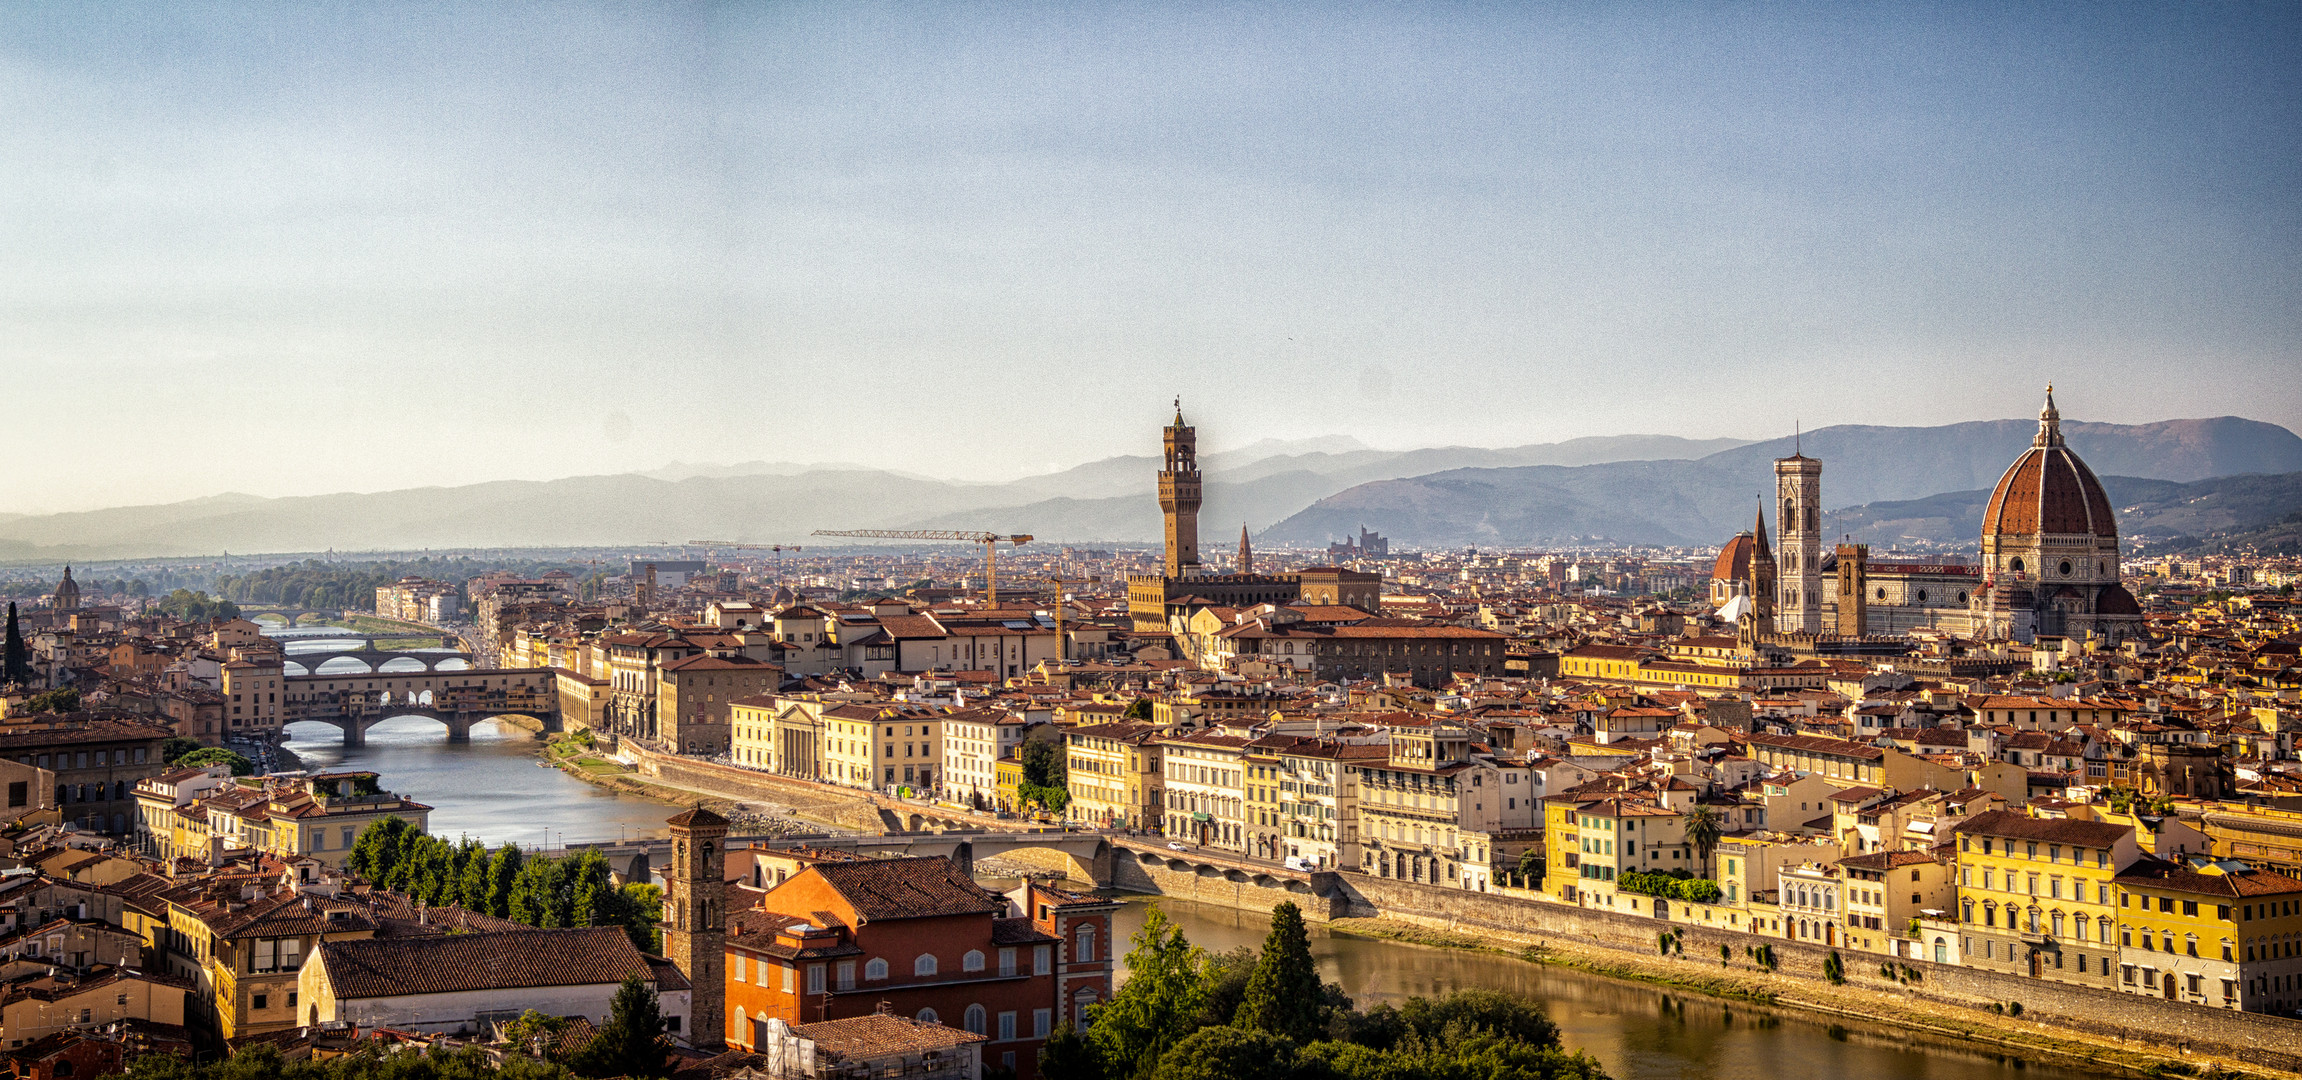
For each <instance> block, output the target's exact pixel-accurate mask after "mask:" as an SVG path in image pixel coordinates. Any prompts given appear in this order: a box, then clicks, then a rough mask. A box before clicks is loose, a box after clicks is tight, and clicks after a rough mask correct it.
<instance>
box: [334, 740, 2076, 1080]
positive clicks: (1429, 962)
mask: <svg viewBox="0 0 2302 1080" xmlns="http://www.w3.org/2000/svg"><path fill="white" fill-rule="evenodd" d="M295 732H296V734H298V735H304V736H306V737H307V738H309V739H312V740H313V741H303V740H298V741H294V742H291V743H290V744H289V747H290V749H292V750H294V751H295V752H296V754H297V755H298V756H299V757H301V758H302V759H303V760H304V762H305V764H306V765H307V766H309V767H311V768H313V769H333V768H337V767H340V766H341V767H352V768H361V769H373V770H375V771H376V772H378V773H380V774H381V775H382V780H383V784H384V786H385V787H386V788H388V789H390V790H392V791H396V792H400V793H401V794H404V795H406V796H408V797H409V798H412V799H415V800H417V801H418V802H423V803H427V804H429V805H431V806H432V807H433V810H432V817H431V828H432V831H433V832H434V833H438V834H440V835H442V836H447V837H457V836H464V835H469V836H474V837H478V838H479V839H481V840H483V841H485V842H487V843H490V844H496V843H502V842H504V841H507V840H509V841H516V842H518V843H519V844H521V845H522V846H523V847H530V848H536V847H545V846H549V847H558V846H561V845H563V844H567V843H583V842H598V841H612V840H616V839H619V838H621V837H626V836H635V835H662V831H663V824H664V819H665V818H667V817H669V816H671V815H672V814H673V813H675V812H676V808H675V807H669V806H666V805H664V804H661V803H657V802H653V801H650V800H647V799H639V798H634V797H631V796H628V795H619V794H615V793H613V792H609V791H607V790H605V789H602V788H598V787H594V786H592V785H590V784H586V783H584V782H583V781H580V780H577V779H575V778H574V777H571V776H568V775H566V774H565V773H562V772H560V771H559V770H558V769H539V768H537V767H536V765H535V761H536V758H535V748H536V744H535V738H534V736H533V735H532V734H531V733H529V732H527V731H525V730H522V729H520V728H517V727H512V726H509V725H504V724H500V723H496V722H492V721H491V722H488V723H483V724H478V725H475V726H474V727H473V728H472V739H471V741H470V742H468V743H450V742H448V741H447V740H446V739H445V738H443V737H442V732H441V728H440V725H439V724H438V723H436V722H434V721H430V720H424V719H420V718H415V717H407V718H402V719H398V720H389V721H385V722H384V723H381V724H378V725H376V726H375V727H374V728H372V729H370V730H369V732H368V743H367V745H365V746H360V747H353V748H351V749H349V750H347V749H346V748H345V747H344V746H343V745H342V743H341V741H340V739H338V738H337V737H336V733H335V729H333V728H327V727H322V726H317V725H305V726H301V727H297V728H296V729H295ZM323 732H324V733H325V737H324V738H323V737H321V733H323ZM1159 903H1160V904H1161V906H1162V907H1164V908H1165V909H1166V910H1167V913H1168V915H1169V916H1170V917H1171V918H1173V919H1175V921H1176V922H1178V923H1179V924H1181V926H1182V927H1183V930H1184V932H1185V933H1186V934H1187V935H1189V937H1190V938H1191V940H1192V942H1193V943H1194V944H1197V945H1200V946H1202V947H1204V948H1207V949H1210V950H1216V951H1221V950H1224V949H1229V948H1232V947H1234V946H1238V945H1245V946H1249V947H1251V948H1252V947H1260V946H1261V945H1262V942H1263V935H1264V934H1265V932H1267V931H1268V929H1269V925H1270V920H1269V916H1267V915H1265V914H1262V913H1258V912H1243V911H1236V910H1233V909H1230V908H1223V907H1212V906H1207V905H1201V904H1193V903H1188V902H1182V901H1175V900H1161V901H1159ZM1148 908H1149V903H1148V901H1146V900H1144V899H1142V898H1131V899H1130V900H1129V902H1128V903H1127V904H1126V906H1125V907H1124V908H1123V909H1122V910H1121V911H1120V913H1119V919H1118V923H1119V925H1118V931H1119V934H1120V935H1121V936H1122V937H1124V936H1125V935H1130V934H1133V933H1134V932H1135V931H1137V930H1139V929H1141V928H1142V925H1143V918H1144V913H1145V912H1146V911H1147V910H1148ZM1311 952H1312V955H1314V956H1316V957H1317V958H1318V960H1319V965H1320V969H1321V971H1322V972H1323V974H1324V975H1325V976H1326V977H1327V978H1328V979H1331V980H1334V981H1336V982H1339V983H1341V984H1342V985H1343V989H1344V990H1345V991H1346V992H1347V993H1349V994H1350V995H1351V996H1352V997H1353V998H1354V999H1356V1000H1357V1001H1359V1002H1360V1003H1361V1004H1362V1005H1365V1004H1371V1003H1374V1002H1378V1001H1398V1000H1400V999H1403V998H1406V997H1409V996H1412V995H1416V994H1424V995H1430V994H1440V993H1445V992H1446V991H1448V990H1452V989H1457V988H1461V987H1486V988H1490V989H1496V990H1506V991H1509V992H1511V993H1515V994H1521V995H1524V996H1527V997H1531V998H1534V999H1536V1000H1539V1001H1541V1002H1543V1003H1544V1004H1545V1005H1546V1006H1547V1007H1548V1008H1549V1010H1550V1014H1551V1019H1552V1020H1553V1021H1555V1022H1557V1024H1558V1025H1559V1029H1560V1033H1561V1035H1562V1037H1563V1038H1564V1040H1565V1042H1566V1045H1567V1048H1568V1049H1571V1050H1581V1051H1584V1052H1586V1053H1589V1054H1590V1055H1591V1056H1593V1057H1595V1058H1597V1059H1598V1060H1599V1061H1600V1062H1601V1063H1603V1064H1604V1065H1605V1067H1606V1070H1607V1074H1608V1075H1609V1076H1611V1077H1614V1078H1615V1080H1794V1078H1797V1080H1803V1078H1805V1077H1854V1078H1857V1080H1952V1078H1957V1080H1970V1078H1971V1080H2016V1078H2022V1080H2080V1078H2082V1077H2088V1076H2092V1075H2094V1074H2092V1073H2089V1072H2084V1071H2074V1070H2071V1069H2067V1068H2061V1067H2057V1066H2050V1065H2039V1064H2025V1063H2022V1062H2019V1061H2014V1060H2012V1059H2008V1058H2005V1057H2002V1056H2000V1055H1998V1054H1995V1053H1991V1052H1989V1051H1988V1050H1985V1049H1980V1048H1977V1047H1974V1046H1972V1045H1969V1044H1964V1043H1958V1042H1953V1041H1947V1040H1941V1039H1934V1038H1929V1037H1924V1036H1919V1035H1915V1034H1906V1033H1903V1032H1898V1031H1894V1030H1891V1029H1880V1028H1866V1027H1851V1026H1845V1025H1839V1024H1833V1023H1830V1022H1828V1021H1827V1020H1820V1019H1811V1018H1808V1017H1805V1016H1803V1015H1801V1014H1798V1013H1795V1012H1789V1011H1783V1010H1775V1009H1767V1008H1762V1007H1760V1006H1756V1005H1750V1004H1746V1003H1741V1002H1729V1001H1721V1000H1717V999H1714V998H1707V997H1703V996H1700V995H1696V994H1690V993H1684V992H1679V991H1672V990H1668V989H1664V988H1661V987H1655V986H1648V985H1645V984H1641V983H1628V982H1619V981H1616V980H1613V979H1607V978H1603V977H1600V976H1596V975H1587V974H1584V973H1582V972H1578V971H1572V970H1568V969H1564V968H1554V967H1546V966H1543V965H1541V964H1531V963H1528V962H1526V961H1523V960H1514V959H1512V958H1510V957H1507V956H1499V955H1495V954H1491V953H1472V952H1463V951H1460V950H1453V949H1438V948H1431V947H1426V946H1421V945H1409V944H1405V943H1401V942H1392V941H1374V940H1368V939H1364V938H1353V937H1338V936H1333V935H1330V934H1328V933H1327V932H1326V930H1325V929H1324V928H1323V927H1320V926H1319V925H1317V924H1313V925H1312V926H1311Z"/></svg>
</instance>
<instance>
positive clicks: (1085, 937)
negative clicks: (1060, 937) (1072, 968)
mask: <svg viewBox="0 0 2302 1080" xmlns="http://www.w3.org/2000/svg"><path fill="white" fill-rule="evenodd" d="M1072 942H1073V944H1072V949H1071V958H1072V960H1074V961H1075V962H1078V963H1086V962H1088V961H1090V960H1093V959H1095V927H1093V926H1091V925H1090V926H1082V927H1080V928H1079V932H1078V933H1077V934H1074V935H1073V936H1072Z"/></svg>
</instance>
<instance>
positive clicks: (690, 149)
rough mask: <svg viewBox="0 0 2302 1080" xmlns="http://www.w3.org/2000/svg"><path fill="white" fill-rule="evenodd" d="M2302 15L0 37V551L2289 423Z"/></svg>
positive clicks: (1339, 19) (1070, 18)
mask: <svg viewBox="0 0 2302 1080" xmlns="http://www.w3.org/2000/svg"><path fill="white" fill-rule="evenodd" d="M2298 183H2302V9H2297V8H2295V7H2293V6H2291V5H2278V6H2270V5H2265V6H2259V7H2246V6H2238V5H2216V6H2210V7H2209V6H2200V7H2192V8H2168V9H2150V8H2143V7H2140V6H2113V7H2104V6H2085V5H2073V6H2069V7H2061V8H2049V7H2043V6H2024V7H2021V8H2018V9H2015V10H2011V11H1999V10H1992V9H1982V8H1966V7H1961V8H1929V9H1916V8H1913V7H1911V6H1907V5H1895V6H1879V7H1872V8H1867V9H1863V8H1857V7H1856V6H1853V5H1811V6H1795V5H1782V6H1767V7H1764V8H1760V9H1748V10H1743V9H1715V8H1712V9H1696V8H1693V7H1690V6H1679V5H1670V6H1662V5H1654V6H1648V5H1617V6H1609V7H1606V8H1602V9H1592V8H1585V7H1580V6H1569V7H1559V8H1551V9H1530V8H1527V7H1524V6H1516V5H1513V6H1463V7H1449V8H1444V9H1434V8H1426V7H1419V6H1383V7H1375V6H1363V7H1362V6H1348V7H1344V6H1334V5H1299V6H1298V5H1246V4H1240V5H1226V6H1219V7H1208V8H1199V9H1193V10H1182V9H1179V8H1176V7H1173V6H1169V5H1097V6H1052V5H1051V6H1031V7H1025V6H1018V5H985V6H969V7H961V6H955V5H920V6H912V5H877V6H863V5H834V4H762V5H656V6H642V7H629V8H605V7H600V8H586V7H577V6H535V7H525V8H510V7H501V6H479V5H473V6H469V7H464V8H452V7H437V6H421V7H419V6H409V5H400V4H391V3H384V4H362V5H342V6H324V5H309V6H301V7H266V8H260V9H259V8H255V7H252V6H233V5H214V6H205V7H200V8H187V7H185V6H182V5H149V6H137V5H127V4H121V5H41V4H29V3H17V4H9V5H0V378H4V379H5V383H4V385H5V386H6V387H7V390H8V394H7V398H8V401H9V402H10V404H11V407H10V408H9V409H8V410H7V414H6V415H7V420H8V424H9V428H10V434H11V436H12V438H11V440H10V444H11V446H12V448H13V449H14V450H15V454H14V455H13V456H14V459H15V460H14V461H13V462H12V463H11V464H10V466H9V467H8V468H6V469H4V470H0V513H42V512H51V511H59V510H75V509H87V508H91V507H97V506H109V505H121V504H128V503H141V502H164V501H174V500H177V499H184V498H192V497H197V496H202V495H210V494H215V493H219V492H225V491H244V492H250V493H254V494H261V495H296V494H313V493H320V492H331V491H346V490H351V491H373V490H384V489H390V488H401V487H411V486H421V485H431V484H462V483H472V482H478V481H484V480H492V479H505V478H529V479H543V478H552V477H560V476H569V475H579V474H591V473H607V472H626V471H643V470H650V469H655V468H659V467H661V466H663V465H664V464H665V463H667V462H670V461H674V460H679V461H686V462H714V463H732V462H742V461H752V460H767V461H801V462H806V461H859V462H864V463H867V464H871V465H876V466H882V467H887V468H893V469H902V470H908V471H912V472H917V473H924V474H928V475H934V476H943V477H967V478H982V479H1007V478H1012V477H1015V476H1018V475H1022V474H1025V473H1032V472H1042V471H1047V470H1050V469H1053V468H1059V467H1067V466H1070V465H1073V464H1077V463H1080V462H1084V461H1088V460H1093V459H1096V458H1101V457H1105V456H1109V455H1112V454H1120V453H1149V452H1153V451H1155V449H1156V428H1157V426H1158V425H1159V424H1160V423H1161V422H1162V420H1163V419H1164V416H1165V414H1166V407H1167V401H1168V399H1169V398H1170V397H1172V396H1174V395H1176V394H1181V395H1182V396H1183V398H1184V404H1185V408H1186V410H1187V411H1188V412H1189V413H1190V415H1191V417H1192V419H1193V420H1194V421H1195V422H1196V423H1198V424H1199V426H1200V430H1201V435H1202V438H1203V439H1204V440H1205V441H1207V442H1208V443H1210V444H1212V445H1215V446H1238V445H1244V444H1247V443H1251V442H1254V441H1256V440H1257V439H1260V438H1265V437H1275V438H1301V437H1308V436H1314V435H1321V434H1330V433H1347V434H1352V435H1354V436H1356V437H1358V438H1360V439H1362V440H1364V441H1365V442H1367V443H1369V444H1371V445H1375V446H1383V447H1407V446H1429V445H1446V444H1465V445H1486V446H1504V445H1516V444H1523V443H1530V442H1551V441H1557V440H1562V439H1569V438H1575V437H1579V436H1586V435H1608V434H1627V433H1636V432H1660V433H1668V434H1676V435H1685V436H1688V437H1694V438H1709V437H1719V436H1731V437H1737V438H1752V439H1758V438H1768V437H1772V436H1774V435H1777V434H1780V433H1783V432H1785V431H1787V430H1788V429H1789V428H1790V426H1791V425H1792V423H1793V422H1794V420H1795V421H1798V422H1802V423H1804V424H1805V425H1806V426H1807V427H1810V428H1811V427H1820V426H1825V425H1828V424H1835V423H1869V424H1939V423H1950V422H1956V421H1961V420H1970V419H1986V418H2003V417H2018V416H2025V415H2028V414H2029V413H2030V412H2031V411H2032V410H2034V409H2035V408H2036V407H2037V401H2038V391H2039V388H2040V386H2041V384H2043V383H2045V382H2049V381H2052V382H2054V383H2055V384H2056V385H2057V389H2058V397H2060V398H2061V403H2062V406H2063V409H2064V413H2065V415H2066V416H2068V417H2070V418H2072V419H2083V420H2104V421H2116V422H2147V421H2154V420H2163V419H2171V418H2177V417H2204V416H2217V415H2225V414H2235V415H2241V416H2246V417H2249V418H2253V419H2257V420H2265V421H2270V422H2273V423H2278V424H2283V425H2286V426H2287V427H2290V428H2298V429H2302V377H2298V373H2302V304H2298V303H2297V301H2302V199H2298V197H2297V196H2298V193H2297V190H2296V186H2297V184H2298Z"/></svg>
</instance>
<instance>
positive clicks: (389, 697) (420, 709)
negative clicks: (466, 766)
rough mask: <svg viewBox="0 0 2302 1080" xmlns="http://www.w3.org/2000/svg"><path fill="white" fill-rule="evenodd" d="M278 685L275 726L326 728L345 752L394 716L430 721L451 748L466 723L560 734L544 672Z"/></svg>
mask: <svg viewBox="0 0 2302 1080" xmlns="http://www.w3.org/2000/svg"><path fill="white" fill-rule="evenodd" d="M281 682H282V685H283V686H284V688H285V691H286V692H285V693H284V694H283V695H282V701H281V703H280V705H281V708H280V723H281V724H282V725H283V726H285V725H288V724H296V723H306V722H310V723H319V724H329V725H333V726H334V727H335V728H336V729H338V730H340V731H342V732H343V733H344V745H345V746H359V745H362V744H364V743H366V742H367V741H368V729H369V728H371V727H374V726H375V725H376V724H378V723H381V722H382V721H384V720H388V719H391V718H392V717H396V716H422V717H429V718H430V719H433V720H437V721H439V722H440V723H442V724H444V725H446V726H447V729H448V741H450V742H462V741H464V740H466V739H469V738H471V731H472V725H473V724H475V723H478V722H479V721H482V720H487V719H491V718H494V717H498V716H526V717H531V718H533V719H535V720H536V721H537V722H538V723H541V724H542V725H543V729H544V730H545V731H558V730H560V709H559V678H558V675H557V674H556V673H555V672H553V670H552V669H550V668H506V669H499V670H492V671H470V670H466V671H372V672H367V673H364V674H352V675H289V676H287V677H285V678H284V679H282V680H281Z"/></svg>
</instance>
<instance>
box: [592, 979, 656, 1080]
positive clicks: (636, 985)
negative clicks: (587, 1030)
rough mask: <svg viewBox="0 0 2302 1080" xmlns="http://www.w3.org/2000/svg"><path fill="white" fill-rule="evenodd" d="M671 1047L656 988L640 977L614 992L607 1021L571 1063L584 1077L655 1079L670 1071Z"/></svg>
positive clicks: (635, 1079) (626, 980)
mask: <svg viewBox="0 0 2302 1080" xmlns="http://www.w3.org/2000/svg"><path fill="white" fill-rule="evenodd" d="M670 1057H671V1049H670V1046H669V1045H668V1042H667V1040H666V1039H665V1038H664V1034H663V1010H662V1009H661V1008H660V1007H659V1006H658V1004H657V1002H656V998H655V991H653V990H650V989H648V988H647V984H646V983H643V982H641V981H639V980H638V979H637V978H631V979H625V980H624V981H623V986H622V987H621V988H620V989H618V990H617V991H616V992H615V1004H614V1005H613V1006H612V1007H611V1008H610V1009H609V1012H608V1022H607V1023H606V1024H605V1025H603V1026H602V1027H601V1028H600V1029H599V1034H597V1035H594V1036H592V1040H591V1042H589V1043H586V1044H585V1045H584V1048H583V1049H581V1050H578V1051H576V1052H575V1057H574V1058H573V1060H571V1061H569V1062H568V1066H569V1067H570V1068H572V1069H574V1070H575V1071H576V1072H577V1073H578V1074H579V1075H583V1076H628V1077H631V1078H632V1080H652V1078H656V1077H662V1076H665V1075H667V1074H669V1072H670V1070H669V1069H667V1068H665V1062H666V1061H667V1060H668V1059H669V1058H670Z"/></svg>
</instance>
